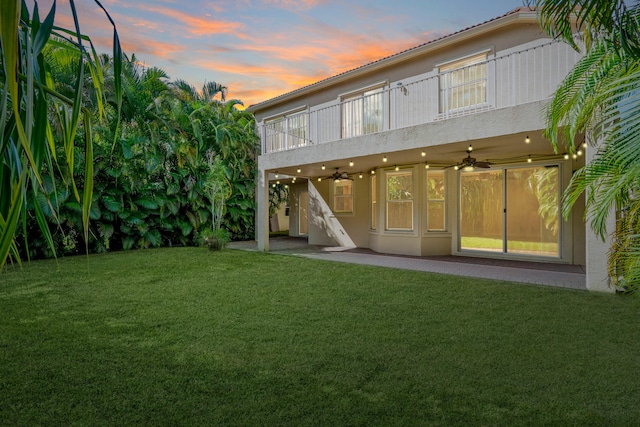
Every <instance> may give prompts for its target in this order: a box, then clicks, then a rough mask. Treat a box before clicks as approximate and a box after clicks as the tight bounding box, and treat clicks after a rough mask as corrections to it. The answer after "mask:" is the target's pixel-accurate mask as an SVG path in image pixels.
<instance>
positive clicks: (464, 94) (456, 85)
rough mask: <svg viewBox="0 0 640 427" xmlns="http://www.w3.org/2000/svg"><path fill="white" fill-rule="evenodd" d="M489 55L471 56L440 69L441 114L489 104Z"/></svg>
mask: <svg viewBox="0 0 640 427" xmlns="http://www.w3.org/2000/svg"><path fill="white" fill-rule="evenodd" d="M486 60H487V54H486V53H481V54H478V55H473V56H469V57H466V58H463V59H460V60H458V61H454V62H450V63H448V64H445V65H442V66H441V67H440V112H441V113H445V112H448V111H453V110H460V109H463V108H469V107H474V106H478V105H481V104H485V103H486V102H487V63H486Z"/></svg>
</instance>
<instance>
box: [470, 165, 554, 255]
mask: <svg viewBox="0 0 640 427" xmlns="http://www.w3.org/2000/svg"><path fill="white" fill-rule="evenodd" d="M559 206H560V197H559V173H558V167H557V165H553V166H532V167H522V168H507V169H502V170H493V169H492V170H487V171H481V172H478V171H474V172H462V173H461V174H460V249H461V250H463V251H466V250H469V251H490V252H501V253H510V254H525V255H534V256H544V257H558V256H559V255H560V243H559V242H560V218H559V215H560V212H559V211H560V209H559Z"/></svg>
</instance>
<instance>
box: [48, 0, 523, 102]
mask: <svg viewBox="0 0 640 427" xmlns="http://www.w3.org/2000/svg"><path fill="white" fill-rule="evenodd" d="M68 1H69V0H59V1H58V2H57V9H58V12H57V18H56V23H57V24H58V25H61V26H65V27H71V23H72V21H71V18H70V12H69V10H70V9H69V3H68ZM102 4H103V5H104V6H105V8H106V9H107V10H108V11H109V13H110V14H111V16H112V17H113V19H114V21H115V22H116V25H117V28H118V33H119V35H120V39H121V43H122V46H123V49H124V50H125V52H126V53H127V55H129V56H130V55H131V54H135V56H136V58H137V60H138V61H140V62H141V63H143V64H144V65H146V66H154V67H159V68H162V69H163V70H165V71H166V72H167V73H168V74H169V77H170V79H171V80H175V79H183V80H186V81H188V82H189V83H191V84H193V85H194V86H195V87H197V88H201V87H202V86H203V84H204V83H205V81H215V82H217V83H220V84H222V85H224V86H227V87H228V88H229V93H228V95H227V97H228V98H229V99H231V98H234V99H240V100H242V101H243V102H244V104H245V105H246V106H248V105H251V104H255V103H258V102H261V101H264V100H266V99H269V98H272V97H274V96H277V95H280V94H282V93H285V92H288V91H291V90H294V89H296V88H299V87H301V86H305V85H308V84H310V83H313V82H316V81H318V80H321V79H324V78H327V77H330V76H332V75H335V74H338V73H341V72H343V71H347V70H349V69H352V68H355V67H358V66H360V65H363V64H366V63H368V62H371V61H375V60H377V59H380V58H383V57H385V56H388V55H390V54H393V53H396V52H399V51H401V50H404V49H407V48H409V47H413V46H416V45H419V44H422V43H425V42H427V41H429V40H433V39H434V38H437V37H440V36H443V35H446V34H449V33H452V32H455V31H458V30H461V29H463V28H466V27H468V26H471V25H475V24H478V23H480V22H483V21H486V20H488V19H492V18H495V17H497V16H500V15H503V14H505V13H506V12H508V11H510V10H512V9H514V8H516V7H518V6H522V0H490V1H478V0H449V1H444V0H438V1H434V0H393V1H389V0H351V1H337V0H210V1H206V0H199V1H198V0H155V1H154V0H102ZM38 5H39V7H40V9H41V11H40V13H41V15H44V14H45V13H46V12H45V10H46V11H48V9H49V8H50V5H51V0H41V1H39V2H38ZM76 6H77V8H78V9H79V11H80V25H81V30H82V32H84V33H86V34H87V35H89V36H90V37H91V38H92V40H93V41H94V44H95V45H96V47H97V48H98V49H99V50H101V51H106V50H107V49H109V48H110V43H111V29H110V26H109V22H108V21H107V19H106V18H105V17H104V14H103V13H102V11H100V9H99V8H98V7H97V6H96V4H95V3H94V1H93V0H76Z"/></svg>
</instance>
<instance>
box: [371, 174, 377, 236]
mask: <svg viewBox="0 0 640 427" xmlns="http://www.w3.org/2000/svg"><path fill="white" fill-rule="evenodd" d="M377 193H378V185H377V179H376V176H375V175H373V176H372V177H371V218H370V224H371V229H372V230H377V229H378V225H377V222H378V221H377V219H378V202H377V201H378V194H377Z"/></svg>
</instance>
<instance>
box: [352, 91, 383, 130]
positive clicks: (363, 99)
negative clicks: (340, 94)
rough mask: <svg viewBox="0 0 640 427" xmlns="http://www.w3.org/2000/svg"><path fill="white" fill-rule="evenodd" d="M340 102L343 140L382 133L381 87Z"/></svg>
mask: <svg viewBox="0 0 640 427" xmlns="http://www.w3.org/2000/svg"><path fill="white" fill-rule="evenodd" d="M342 101H343V102H342V137H343V138H352V137H354V136H359V135H366V134H369V133H375V132H380V131H382V126H383V123H384V120H383V117H384V108H383V88H382V87H379V88H376V89H371V90H367V91H365V92H362V93H359V94H357V95H350V96H347V97H344V98H343V99H342Z"/></svg>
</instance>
